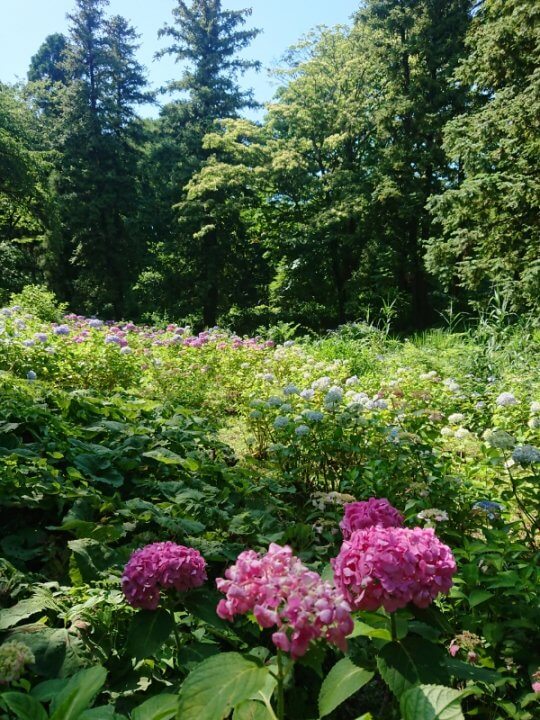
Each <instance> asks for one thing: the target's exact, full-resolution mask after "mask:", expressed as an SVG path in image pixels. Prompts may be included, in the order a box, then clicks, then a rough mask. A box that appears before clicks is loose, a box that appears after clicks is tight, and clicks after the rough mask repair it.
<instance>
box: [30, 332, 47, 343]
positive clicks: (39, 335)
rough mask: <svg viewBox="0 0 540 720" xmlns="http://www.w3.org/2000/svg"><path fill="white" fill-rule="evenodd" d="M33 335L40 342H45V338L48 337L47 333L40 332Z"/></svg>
mask: <svg viewBox="0 0 540 720" xmlns="http://www.w3.org/2000/svg"><path fill="white" fill-rule="evenodd" d="M34 337H35V339H36V340H38V341H39V342H42V343H46V342H47V340H48V339H49V336H48V335H47V333H41V332H37V333H35V334H34Z"/></svg>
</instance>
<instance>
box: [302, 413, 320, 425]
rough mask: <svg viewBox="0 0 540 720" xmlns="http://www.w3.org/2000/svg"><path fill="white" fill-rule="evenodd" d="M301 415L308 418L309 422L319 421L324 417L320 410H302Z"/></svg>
mask: <svg viewBox="0 0 540 720" xmlns="http://www.w3.org/2000/svg"><path fill="white" fill-rule="evenodd" d="M302 415H303V416H304V417H305V418H306V420H309V422H321V420H323V419H324V413H322V412H321V411H320V410H304V411H303V413H302Z"/></svg>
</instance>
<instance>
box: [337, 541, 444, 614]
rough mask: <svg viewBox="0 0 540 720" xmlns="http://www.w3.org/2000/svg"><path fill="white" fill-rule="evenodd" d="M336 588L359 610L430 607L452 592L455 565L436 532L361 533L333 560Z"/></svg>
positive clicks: (347, 542)
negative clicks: (409, 606) (411, 606)
mask: <svg viewBox="0 0 540 720" xmlns="http://www.w3.org/2000/svg"><path fill="white" fill-rule="evenodd" d="M332 566H333V568H334V579H335V583H336V586H337V587H338V588H339V589H341V590H342V592H343V594H344V595H345V597H346V598H347V600H348V601H349V602H350V604H351V606H352V607H353V608H354V609H355V610H377V609H378V608H380V607H381V606H382V607H383V608H384V609H385V610H387V611H388V612H394V611H395V610H398V609H399V608H403V607H405V606H406V605H407V604H408V603H414V605H417V606H418V607H421V608H425V607H427V606H428V605H429V604H430V603H431V602H432V601H433V600H434V599H435V598H436V597H437V595H438V594H439V593H446V592H448V591H449V590H450V588H451V586H452V576H453V575H454V573H455V572H456V563H455V560H454V557H453V555H452V552H451V550H450V548H449V547H447V546H446V545H444V544H443V543H442V542H441V541H440V540H439V539H438V538H437V537H436V535H435V533H434V531H433V529H432V528H425V529H422V528H414V529H412V530H411V529H410V528H384V527H371V528H367V529H365V530H356V531H355V532H353V534H352V535H351V537H350V539H349V540H345V542H344V543H343V545H342V547H341V550H340V553H339V555H338V556H337V558H334V559H333V560H332Z"/></svg>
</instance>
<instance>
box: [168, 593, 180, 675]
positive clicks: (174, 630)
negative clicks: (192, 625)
mask: <svg viewBox="0 0 540 720" xmlns="http://www.w3.org/2000/svg"><path fill="white" fill-rule="evenodd" d="M169 615H170V616H171V619H172V621H173V632H174V639H175V641H176V649H177V651H178V653H177V656H176V661H175V663H174V664H175V666H176V667H177V668H178V664H179V657H178V656H179V655H180V651H181V650H182V644H183V643H182V638H181V637H180V633H179V632H178V628H177V627H176V620H175V617H174V610H173V609H172V607H169Z"/></svg>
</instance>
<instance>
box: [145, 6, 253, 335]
mask: <svg viewBox="0 0 540 720" xmlns="http://www.w3.org/2000/svg"><path fill="white" fill-rule="evenodd" d="M250 14H251V10H225V9H223V7H222V3H221V0H192V1H191V2H190V3H188V2H184V0H177V4H176V7H175V8H174V10H173V18H174V23H173V24H171V25H166V26H165V27H164V28H163V29H162V30H161V32H160V35H161V36H163V37H167V38H171V39H172V43H171V45H170V46H169V47H167V48H166V49H164V50H163V51H161V52H160V53H159V54H160V55H164V54H172V55H173V56H174V57H175V59H176V60H177V61H179V62H185V61H187V63H188V67H187V69H186V70H185V71H184V73H183V75H182V76H181V78H180V79H179V80H176V81H174V82H172V83H170V84H169V87H168V89H169V90H170V91H171V92H181V93H182V96H181V98H180V99H179V100H176V101H175V102H173V103H172V104H171V105H169V106H168V107H166V108H165V109H164V111H163V113H162V118H161V130H162V139H161V143H160V145H159V146H158V147H157V148H156V150H155V153H154V156H153V157H154V159H157V160H158V161H160V162H161V163H162V165H161V166H160V174H161V177H162V178H165V184H164V186H163V194H164V195H163V196H162V199H159V198H158V199H157V201H158V202H159V203H160V204H161V206H162V207H163V209H164V212H165V222H164V227H163V230H164V232H163V234H162V237H161V238H160V239H157V241H156V244H155V248H154V250H155V253H156V254H157V255H158V257H160V258H161V261H159V260H158V265H159V270H160V272H161V279H159V278H156V274H155V272H151V273H150V275H149V274H148V273H145V274H144V275H143V276H142V278H141V285H142V286H143V287H144V285H145V282H146V286H147V288H148V282H147V281H148V279H149V278H150V280H151V284H152V285H153V284H155V281H156V280H157V285H158V286H161V289H160V290H158V289H157V288H156V287H153V289H152V290H151V294H152V295H153V296H154V297H155V298H156V299H157V297H156V296H158V297H159V298H161V300H162V302H164V303H165V304H166V305H167V306H168V308H169V309H171V310H174V311H176V312H182V311H184V312H185V311H186V310H188V307H187V305H185V304H183V303H182V297H185V294H186V291H187V292H188V293H189V298H190V301H191V305H192V308H193V306H194V305H195V307H196V308H197V311H198V312H200V313H201V315H202V320H203V322H204V324H206V325H214V324H215V322H216V319H217V315H218V313H219V311H220V309H221V306H222V303H221V299H220V294H221V286H222V284H223V282H224V276H223V274H222V268H223V264H224V262H225V261H230V260H231V257H230V255H229V254H228V251H229V246H228V239H227V238H226V237H225V236H222V235H220V234H219V233H218V232H217V230H216V228H215V223H214V222H213V220H212V218H211V217H210V216H209V215H208V212H206V211H205V210H204V208H203V207H202V205H201V204H200V203H197V202H194V201H192V202H188V201H187V197H188V189H187V184H188V182H189V180H190V179H191V177H192V176H193V175H194V173H196V172H197V171H199V170H200V169H201V167H202V165H203V163H204V162H205V160H207V159H208V157H209V153H208V151H207V150H206V149H205V148H204V146H203V138H204V136H205V134H206V133H207V132H209V131H210V130H211V129H212V127H213V124H214V122H215V121H216V120H217V119H220V118H231V117H235V116H237V114H238V112H239V111H240V110H241V109H242V108H246V107H253V106H254V105H255V103H254V100H253V96H252V93H251V92H244V91H242V90H241V89H240V87H239V85H238V76H240V75H242V74H243V73H245V72H246V71H247V70H249V69H250V68H258V67H259V63H258V62H255V61H252V60H247V59H243V58H240V57H238V53H239V52H240V51H241V50H243V49H244V48H246V47H247V46H248V45H249V44H250V42H251V41H252V40H253V38H254V37H256V35H257V34H258V32H259V31H258V30H253V29H245V28H244V27H243V26H244V25H245V23H246V18H247V17H248V16H249V15H250ZM169 151H170V152H169ZM173 204H174V205H177V208H176V210H175V211H173V212H172V213H171V212H170V210H169V208H170V206H171V205H173ZM167 215H168V216H167ZM179 219H180V223H178V220H179ZM171 271H172V272H171ZM193 309H194V308H193Z"/></svg>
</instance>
